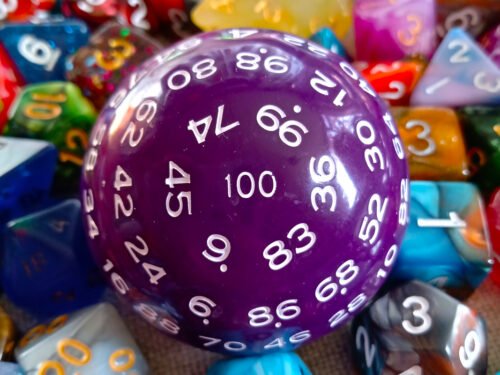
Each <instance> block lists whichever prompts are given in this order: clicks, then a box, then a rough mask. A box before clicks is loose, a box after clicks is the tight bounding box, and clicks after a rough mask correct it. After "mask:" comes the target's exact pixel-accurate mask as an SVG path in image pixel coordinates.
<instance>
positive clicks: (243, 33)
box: [228, 29, 259, 39]
mask: <svg viewBox="0 0 500 375" xmlns="http://www.w3.org/2000/svg"><path fill="white" fill-rule="evenodd" d="M258 32H259V31H258V30H253V29H250V30H244V29H232V30H229V31H228V33H229V34H230V35H231V37H232V38H233V39H244V38H246V37H248V36H252V35H255V34H257V33H258Z"/></svg>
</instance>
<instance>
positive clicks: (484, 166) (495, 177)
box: [459, 107, 500, 195]
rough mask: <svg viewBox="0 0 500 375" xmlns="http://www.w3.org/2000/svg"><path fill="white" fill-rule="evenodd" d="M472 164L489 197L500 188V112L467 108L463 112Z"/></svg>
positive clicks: (472, 169)
mask: <svg viewBox="0 0 500 375" xmlns="http://www.w3.org/2000/svg"><path fill="white" fill-rule="evenodd" d="M459 115H460V118H461V121H462V124H463V128H464V133H465V141H466V143H467V150H468V155H469V163H470V164H471V171H472V173H473V177H472V180H473V181H474V182H476V183H477V184H478V185H479V187H480V188H481V190H482V192H483V193H484V194H485V195H488V194H490V193H491V192H492V191H493V190H494V189H495V188H496V187H497V186H499V185H500V108H499V107H466V108H463V109H461V110H460V111H459Z"/></svg>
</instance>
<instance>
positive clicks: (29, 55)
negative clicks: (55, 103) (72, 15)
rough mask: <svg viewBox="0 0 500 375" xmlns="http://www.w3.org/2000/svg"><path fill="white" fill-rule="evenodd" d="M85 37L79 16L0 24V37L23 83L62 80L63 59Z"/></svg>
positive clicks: (78, 45) (82, 43)
mask: <svg viewBox="0 0 500 375" xmlns="http://www.w3.org/2000/svg"><path fill="white" fill-rule="evenodd" d="M88 39H89V30H88V28H87V26H86V25H85V23H83V22H81V21H78V20H71V19H66V20H65V19H60V18H55V19H51V18H48V19H47V20H38V21H37V22H36V23H34V22H32V23H7V24H4V25H0V41H1V43H2V44H3V46H4V47H5V48H6V49H7V52H8V53H9V55H10V57H11V58H12V61H15V63H16V66H17V68H18V70H19V72H20V73H21V75H22V76H23V78H24V80H25V82H26V83H36V82H47V81H58V80H60V81H62V80H64V77H65V63H66V59H67V58H68V57H69V56H70V55H72V54H73V53H75V52H76V51H77V50H78V49H79V48H80V47H81V46H84V45H86V44H87V42H88Z"/></svg>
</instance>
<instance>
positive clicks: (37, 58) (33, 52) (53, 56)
mask: <svg viewBox="0 0 500 375" xmlns="http://www.w3.org/2000/svg"><path fill="white" fill-rule="evenodd" d="M17 49H18V50H19V53H20V54H21V55H22V56H23V57H24V58H25V59H26V60H28V61H29V62H31V63H33V64H36V65H42V66H43V68H44V69H45V70H46V71H48V72H51V71H52V70H53V69H54V66H55V65H56V63H57V61H58V60H59V56H61V50H60V49H59V48H53V47H52V46H51V45H50V44H49V43H48V42H46V41H45V40H42V39H38V38H37V37H35V36H34V35H23V36H22V37H21V39H19V44H18V45H17Z"/></svg>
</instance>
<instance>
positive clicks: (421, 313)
mask: <svg viewBox="0 0 500 375" xmlns="http://www.w3.org/2000/svg"><path fill="white" fill-rule="evenodd" d="M414 305H417V308H415V309H412V306H414ZM403 307H404V308H405V309H412V314H413V316H414V317H415V318H416V319H419V320H420V321H421V324H419V325H413V323H412V322H410V321H409V320H406V319H405V320H403V322H402V326H403V328H404V330H405V331H406V332H408V333H410V334H412V335H421V334H424V333H426V332H427V331H428V330H429V329H430V328H431V327H432V318H431V317H430V315H429V314H428V312H429V307H430V306H429V302H428V301H427V300H426V299H425V298H424V297H420V296H410V297H407V298H406V299H405V300H404V301H403Z"/></svg>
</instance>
